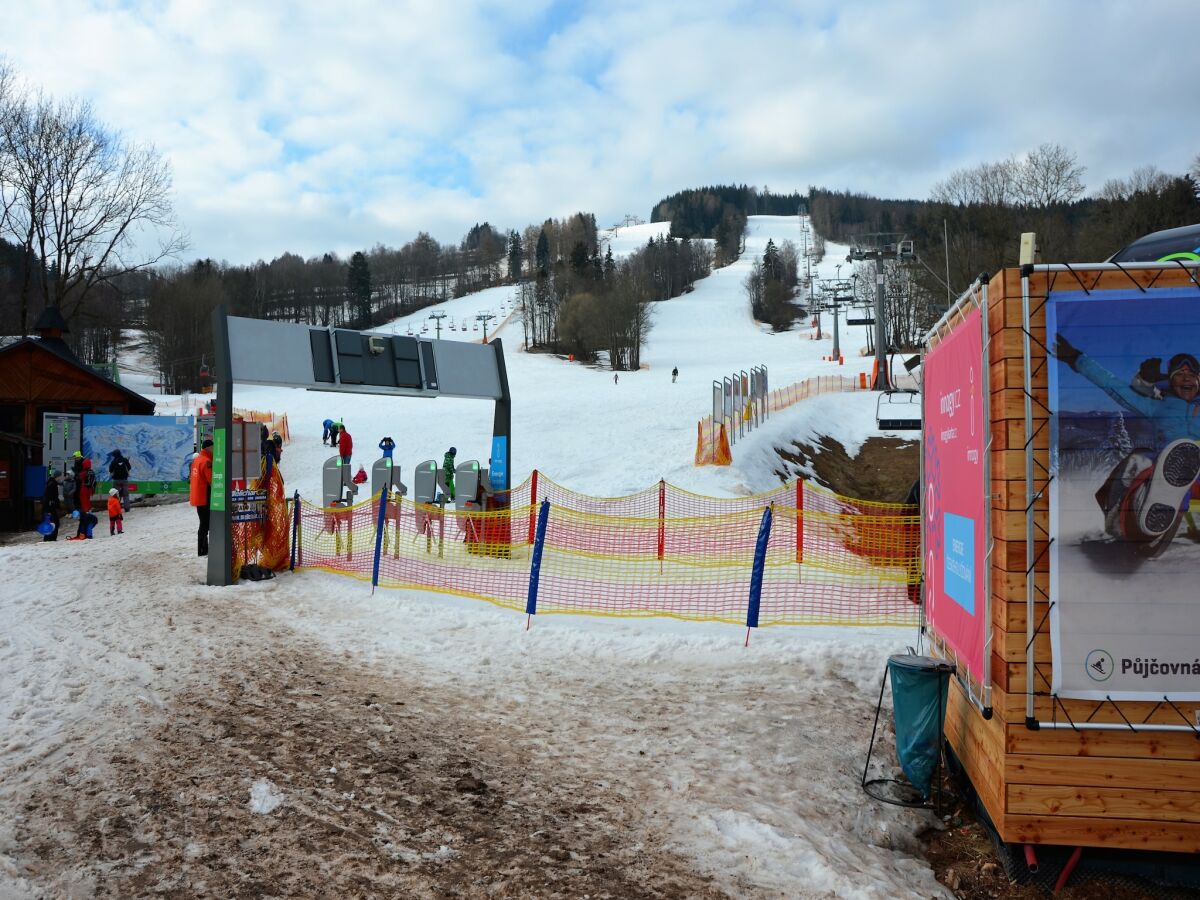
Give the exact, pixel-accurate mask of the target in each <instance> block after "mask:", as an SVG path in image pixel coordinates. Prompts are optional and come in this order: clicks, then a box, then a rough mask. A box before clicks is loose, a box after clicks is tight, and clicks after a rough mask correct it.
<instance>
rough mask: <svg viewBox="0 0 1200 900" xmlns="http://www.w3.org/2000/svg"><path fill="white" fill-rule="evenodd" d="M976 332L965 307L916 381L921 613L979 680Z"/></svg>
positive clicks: (981, 524) (981, 513) (983, 621)
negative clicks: (921, 465) (920, 427)
mask: <svg viewBox="0 0 1200 900" xmlns="http://www.w3.org/2000/svg"><path fill="white" fill-rule="evenodd" d="M982 328H983V325H982V318H981V315H980V312H979V310H978V309H972V311H971V312H970V313H968V314H967V315H965V316H963V318H962V319H961V321H960V322H959V323H958V325H956V326H955V327H954V329H953V330H952V331H951V332H950V333H949V334H948V335H946V337H944V338H943V339H942V340H941V341H939V342H938V343H937V344H935V345H934V346H933V347H932V349H930V351H929V353H928V354H927V355H926V356H925V362H924V366H923V376H922V377H923V381H922V388H923V391H922V393H923V397H924V403H925V436H924V442H923V444H922V452H923V453H924V456H925V485H924V491H925V493H924V504H923V506H924V508H923V510H922V513H923V515H922V517H921V522H922V528H923V530H924V538H925V540H924V545H925V609H926V615H927V617H928V619H929V622H930V624H932V625H933V628H934V630H935V631H936V632H937V633H938V634H939V635H940V636H941V638H942V640H944V641H945V642H946V643H947V644H948V645H949V646H950V647H951V648H952V649H953V650H954V652H955V654H957V657H958V664H959V665H960V666H965V668H966V669H967V671H968V672H969V673H970V674H971V676H972V677H973V678H974V679H975V680H976V681H978V682H982V681H983V671H984V669H983V657H984V644H985V642H986V638H987V602H986V598H985V597H984V593H983V591H984V583H985V579H984V539H985V537H986V534H987V523H986V521H985V519H984V517H985V516H986V514H987V507H986V504H985V503H984V494H985V486H984V483H983V475H984V458H983V453H984V448H985V446H986V442H987V431H988V418H987V407H986V406H985V405H984V397H983V373H982V372H981V371H980V369H981V366H982V364H983V363H982V360H983V331H982Z"/></svg>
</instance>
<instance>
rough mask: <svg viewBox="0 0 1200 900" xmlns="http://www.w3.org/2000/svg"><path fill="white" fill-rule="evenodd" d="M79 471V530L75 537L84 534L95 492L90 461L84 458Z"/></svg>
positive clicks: (94, 477) (94, 475) (93, 475)
mask: <svg viewBox="0 0 1200 900" xmlns="http://www.w3.org/2000/svg"><path fill="white" fill-rule="evenodd" d="M80 471H81V473H82V474H81V475H80V478H79V488H78V490H79V530H78V531H77V532H76V533H75V536H76V537H79V536H80V535H82V534H83V533H84V530H85V529H84V522H85V521H87V514H88V513H89V512H91V511H92V494H94V493H95V491H96V473H95V472H93V471H92V461H91V460H90V459H87V458H85V459H84V460H83V465H82V467H81V469H80Z"/></svg>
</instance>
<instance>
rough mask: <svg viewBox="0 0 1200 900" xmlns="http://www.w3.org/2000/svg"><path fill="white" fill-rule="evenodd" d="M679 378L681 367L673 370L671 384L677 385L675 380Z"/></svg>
mask: <svg viewBox="0 0 1200 900" xmlns="http://www.w3.org/2000/svg"><path fill="white" fill-rule="evenodd" d="M678 377H679V366H676V367H675V368H673V369H672V370H671V384H674V383H675V379H676V378H678Z"/></svg>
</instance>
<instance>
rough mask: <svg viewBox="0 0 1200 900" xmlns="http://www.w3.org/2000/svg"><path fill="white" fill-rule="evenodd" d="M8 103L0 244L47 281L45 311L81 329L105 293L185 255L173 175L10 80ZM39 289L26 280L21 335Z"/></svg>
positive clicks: (73, 106) (83, 117)
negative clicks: (92, 301)
mask: <svg viewBox="0 0 1200 900" xmlns="http://www.w3.org/2000/svg"><path fill="white" fill-rule="evenodd" d="M2 99H3V107H4V112H3V114H0V127H2V129H3V130H2V131H0V157H2V158H3V162H2V163H0V197H2V198H3V201H2V206H0V209H2V210H3V213H4V217H3V220H0V229H2V230H0V234H4V235H7V236H10V237H11V238H12V240H13V242H14V243H15V244H17V246H19V247H21V248H23V249H24V251H25V252H26V255H27V258H29V259H30V260H34V259H36V261H37V264H38V265H39V266H40V267H43V268H44V269H45V271H46V272H47V277H45V278H42V279H40V281H41V293H42V299H43V301H44V303H45V304H46V305H50V304H58V305H60V306H61V307H62V311H63V314H64V316H65V317H66V318H67V319H68V320H71V319H74V318H76V317H78V316H80V314H81V313H83V312H85V310H86V305H87V303H88V301H89V298H91V297H92V296H93V295H94V293H95V292H96V291H97V290H98V289H99V288H101V287H107V286H111V285H113V284H114V282H115V281H116V280H118V279H120V278H121V277H122V276H125V275H128V274H129V273H131V272H136V271H140V270H143V269H146V268H149V267H151V266H154V265H155V264H157V263H159V262H161V261H162V260H163V259H165V258H167V257H169V256H174V255H175V254H177V253H179V252H181V251H182V250H183V249H184V248H185V247H186V239H185V237H184V236H183V234H182V233H181V232H180V231H179V230H178V228H177V226H176V223H175V218H174V210H173V208H172V203H171V174H170V168H169V166H168V165H167V163H166V162H165V161H164V160H163V159H162V157H161V156H160V155H159V154H158V152H157V151H156V150H155V149H154V148H153V147H151V146H147V145H139V144H131V143H128V142H126V141H125V140H124V139H122V137H121V136H120V135H119V134H117V133H115V132H112V131H110V130H108V129H107V128H105V127H104V126H103V125H102V124H101V123H100V122H99V121H98V120H97V118H96V116H95V115H94V113H93V111H92V109H91V107H90V106H89V105H88V104H87V103H85V102H82V101H78V100H71V101H65V102H56V101H54V100H51V99H49V98H47V97H45V96H42V95H34V94H31V93H30V92H28V91H24V90H21V89H18V88H14V87H13V86H12V85H11V79H10V80H9V83H8V85H7V89H6V90H5V91H4V93H3V95H2ZM151 244H153V246H151ZM30 268H32V266H30ZM32 287H33V285H32V279H31V278H29V277H27V278H26V279H25V284H24V286H23V289H22V296H21V316H20V318H21V322H20V328H21V333H22V334H24V333H26V332H27V331H28V327H29V318H30V315H29V313H30V309H29V301H30V293H31V289H32Z"/></svg>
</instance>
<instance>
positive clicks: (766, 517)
mask: <svg viewBox="0 0 1200 900" xmlns="http://www.w3.org/2000/svg"><path fill="white" fill-rule="evenodd" d="M770 538H771V507H769V506H768V507H767V508H766V509H764V510H763V514H762V522H760V523H759V526H758V541H757V542H755V544H754V568H753V569H751V570H750V604H749V605H748V606H747V607H746V643H745V644H744V645H743V646H747V647H748V646H749V645H750V629H751V628H757V627H758V605H759V602H760V601H761V600H762V582H763V570H764V569H766V567H767V542H768V541H769V540H770Z"/></svg>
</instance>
